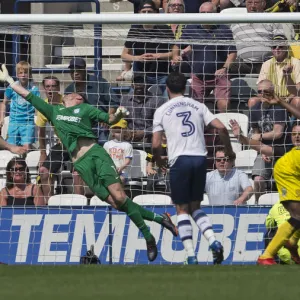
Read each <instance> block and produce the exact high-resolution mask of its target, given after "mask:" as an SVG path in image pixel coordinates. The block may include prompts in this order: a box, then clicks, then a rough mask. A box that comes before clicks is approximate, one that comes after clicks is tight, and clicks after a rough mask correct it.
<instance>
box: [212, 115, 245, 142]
mask: <svg viewBox="0 0 300 300" xmlns="http://www.w3.org/2000/svg"><path fill="white" fill-rule="evenodd" d="M216 117H217V118H218V119H219V120H220V121H221V122H222V123H223V124H224V125H225V126H226V128H227V130H228V131H229V134H230V137H233V138H234V136H233V134H232V130H231V128H230V126H229V120H231V119H234V120H236V121H237V122H238V123H239V124H240V126H241V129H242V131H243V133H244V134H245V135H247V134H248V126H249V124H248V122H249V119H248V117H247V116H246V115H244V114H240V113H219V114H216Z"/></svg>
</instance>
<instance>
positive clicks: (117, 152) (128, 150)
mask: <svg viewBox="0 0 300 300" xmlns="http://www.w3.org/2000/svg"><path fill="white" fill-rule="evenodd" d="M126 128H127V121H126V120H124V119H121V120H120V121H119V122H118V123H116V124H114V125H112V126H110V131H111V138H112V139H111V140H110V141H108V142H106V143H105V144H104V146H103V148H104V149H105V150H106V152H107V153H108V154H109V155H110V157H111V158H112V160H113V162H114V164H115V166H116V168H117V172H118V174H119V175H120V179H121V181H122V183H123V184H125V183H126V182H127V180H128V172H127V167H128V166H129V165H130V164H131V161H132V157H133V148H132V145H131V144H130V143H128V142H126V141H125V140H124V133H125V132H124V130H125V129H126Z"/></svg>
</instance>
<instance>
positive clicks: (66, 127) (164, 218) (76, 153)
mask: <svg viewBox="0 0 300 300" xmlns="http://www.w3.org/2000/svg"><path fill="white" fill-rule="evenodd" d="M0 81H3V82H7V83H8V84H9V85H10V87H11V88H12V89H13V90H14V91H15V92H16V93H17V94H19V95H20V96H22V97H23V98H24V99H26V100H27V101H28V102H29V103H31V104H32V105H33V106H34V107H35V108H36V109H37V110H38V111H40V112H41V113H42V114H43V115H44V116H45V117H46V118H47V119H48V120H49V121H50V122H51V123H52V125H53V126H54V127H55V130H56V132H57V135H58V137H59V138H60V140H61V142H62V144H63V145H64V146H65V148H66V149H67V150H68V152H69V154H70V157H71V158H72V162H73V163H74V169H75V170H76V171H77V172H78V173H79V175H80V176H81V178H82V179H83V180H84V181H85V182H86V184H87V185H88V186H89V187H90V189H91V190H92V191H93V192H94V193H95V194H96V195H97V196H98V197H99V198H100V199H101V200H103V201H105V202H107V203H109V204H110V205H112V206H113V207H114V208H116V209H118V210H120V211H123V212H125V213H126V214H127V215H128V217H129V218H130V219H131V221H132V222H133V223H134V224H135V225H136V226H137V227H138V228H139V229H140V231H141V232H142V234H143V236H144V238H145V240H146V245H147V255H148V259H149V261H153V260H155V258H156V257H157V247H156V241H155V238H154V237H153V235H152V234H151V232H150V230H149V228H148V227H147V225H146V223H145V221H144V220H148V221H154V222H156V223H159V224H161V225H162V226H163V227H165V228H167V229H168V230H170V231H171V232H172V233H173V235H174V236H177V234H178V233H177V228H176V226H175V225H174V224H173V223H172V221H171V218H170V216H169V214H167V213H164V214H162V215H157V214H155V213H153V212H151V211H148V210H146V209H144V208H142V207H141V206H140V205H138V204H136V203H134V202H133V201H132V200H131V199H129V198H128V197H127V196H126V194H125V192H124V190H123V188H122V185H121V180H120V177H119V174H118V172H117V170H116V167H115V165H114V163H113V161H112V159H111V157H110V156H109V154H108V153H107V152H106V151H105V150H104V149H103V148H102V147H101V146H99V145H98V144H97V142H96V140H97V137H96V136H95V135H94V133H93V131H92V124H93V123H94V122H104V123H107V124H109V125H111V124H115V123H117V122H118V121H119V120H120V119H121V118H123V117H125V116H126V115H127V114H128V111H127V110H126V108H125V107H119V108H118V109H117V111H116V113H115V114H108V113H106V112H103V111H102V110H99V109H96V108H94V107H93V106H91V105H89V104H86V103H83V98H82V96H81V95H79V94H76V93H73V94H69V95H66V96H64V97H63V105H50V104H48V103H46V102H45V101H44V100H43V99H42V98H40V97H37V96H35V95H33V94H32V93H30V92H29V91H27V90H26V89H25V88H23V87H22V86H21V85H19V84H18V83H17V82H15V81H14V79H13V78H12V77H10V76H9V74H8V71H7V69H6V67H5V65H4V64H3V65H2V71H0Z"/></svg>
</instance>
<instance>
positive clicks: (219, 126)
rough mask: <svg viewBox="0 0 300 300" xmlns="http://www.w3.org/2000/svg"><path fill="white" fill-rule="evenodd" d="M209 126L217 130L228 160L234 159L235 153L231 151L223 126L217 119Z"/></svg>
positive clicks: (226, 132)
mask: <svg viewBox="0 0 300 300" xmlns="http://www.w3.org/2000/svg"><path fill="white" fill-rule="evenodd" d="M209 125H211V126H212V127H213V128H215V129H217V131H218V134H219V136H220V139H221V141H222V143H223V145H224V147H225V151H226V155H227V156H229V157H230V158H233V159H234V158H235V153H234V152H233V150H232V146H231V142H230V137H229V133H228V130H227V129H226V127H225V125H224V124H223V123H222V122H221V121H220V120H219V119H217V118H216V119H213V120H212V121H211V122H210V123H209Z"/></svg>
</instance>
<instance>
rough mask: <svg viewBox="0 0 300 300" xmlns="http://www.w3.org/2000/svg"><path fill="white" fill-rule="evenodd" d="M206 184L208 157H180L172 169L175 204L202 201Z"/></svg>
mask: <svg viewBox="0 0 300 300" xmlns="http://www.w3.org/2000/svg"><path fill="white" fill-rule="evenodd" d="M205 182H206V156H179V157H178V158H177V160H176V162H175V164H174V165H173V166H172V167H171V169H170V185H171V197H172V201H173V203H174V204H188V203H191V202H193V201H199V202H200V201H202V200H203V194H204V189H205Z"/></svg>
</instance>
